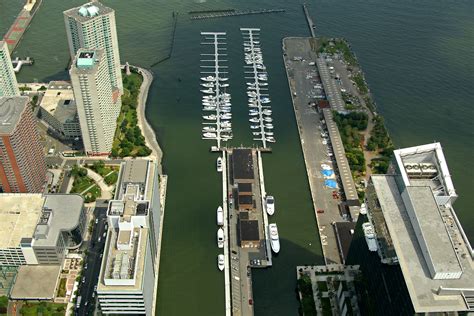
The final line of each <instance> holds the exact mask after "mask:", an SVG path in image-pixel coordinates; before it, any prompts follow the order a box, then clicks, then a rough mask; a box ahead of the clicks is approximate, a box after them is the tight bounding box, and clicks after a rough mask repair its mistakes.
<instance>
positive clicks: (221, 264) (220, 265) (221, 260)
mask: <svg viewBox="0 0 474 316" xmlns="http://www.w3.org/2000/svg"><path fill="white" fill-rule="evenodd" d="M217 268H219V270H220V271H224V268H225V264H224V255H223V254H220V255H218V256H217Z"/></svg>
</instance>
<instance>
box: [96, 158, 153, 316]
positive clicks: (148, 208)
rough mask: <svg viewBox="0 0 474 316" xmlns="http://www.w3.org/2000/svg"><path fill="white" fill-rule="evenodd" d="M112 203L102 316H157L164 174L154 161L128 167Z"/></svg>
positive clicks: (104, 261) (133, 162)
mask: <svg viewBox="0 0 474 316" xmlns="http://www.w3.org/2000/svg"><path fill="white" fill-rule="evenodd" d="M117 183H118V184H117V187H116V193H115V197H114V199H113V200H111V201H109V208H108V211H107V220H108V223H109V229H108V232H107V239H106V242H105V249H104V255H103V258H102V264H101V271H100V274H99V283H98V287H97V296H98V299H99V303H100V309H101V312H102V314H127V315H151V314H152V309H153V304H154V302H155V299H156V298H155V297H154V294H153V293H154V286H155V283H156V282H157V279H158V275H157V271H156V264H157V262H156V259H157V242H158V241H157V237H156V236H158V233H159V231H158V230H159V227H160V225H159V224H160V221H161V216H160V200H159V182H158V170H157V168H156V164H155V163H154V162H152V161H148V160H141V159H137V160H131V161H127V162H125V163H123V164H122V167H121V169H120V174H119V180H118V182H117Z"/></svg>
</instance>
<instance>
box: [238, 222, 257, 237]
mask: <svg viewBox="0 0 474 316" xmlns="http://www.w3.org/2000/svg"><path fill="white" fill-rule="evenodd" d="M239 225H240V240H241V241H256V240H260V234H259V231H258V220H242V219H240V220H239Z"/></svg>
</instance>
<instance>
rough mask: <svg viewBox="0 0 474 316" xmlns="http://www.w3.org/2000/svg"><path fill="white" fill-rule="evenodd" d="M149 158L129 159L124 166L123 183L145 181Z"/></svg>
mask: <svg viewBox="0 0 474 316" xmlns="http://www.w3.org/2000/svg"><path fill="white" fill-rule="evenodd" d="M148 163H149V161H148V160H145V159H134V160H130V161H127V162H126V163H125V165H124V167H123V177H122V182H123V183H143V184H144V183H145V182H146V179H147V171H148Z"/></svg>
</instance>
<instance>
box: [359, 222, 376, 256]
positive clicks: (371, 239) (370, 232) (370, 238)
mask: <svg viewBox="0 0 474 316" xmlns="http://www.w3.org/2000/svg"><path fill="white" fill-rule="evenodd" d="M362 230H363V231H364V236H365V241H366V242H367V247H368V248H369V250H370V251H377V248H378V246H377V239H376V238H375V231H374V227H373V226H372V224H371V223H369V222H367V223H364V224H362Z"/></svg>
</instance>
